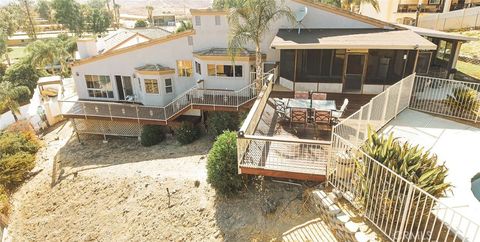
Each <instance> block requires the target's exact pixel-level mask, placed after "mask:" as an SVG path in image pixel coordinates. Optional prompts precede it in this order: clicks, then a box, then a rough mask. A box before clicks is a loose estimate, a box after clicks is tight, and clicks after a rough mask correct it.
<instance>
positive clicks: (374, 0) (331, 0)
mask: <svg viewBox="0 0 480 242" xmlns="http://www.w3.org/2000/svg"><path fill="white" fill-rule="evenodd" d="M320 2H321V3H325V4H330V5H333V6H335V7H341V8H343V9H346V10H349V11H354V10H355V9H358V8H355V7H360V5H362V4H370V5H372V7H373V8H374V9H375V10H376V11H377V12H378V11H379V4H378V0H321V1H320Z"/></svg>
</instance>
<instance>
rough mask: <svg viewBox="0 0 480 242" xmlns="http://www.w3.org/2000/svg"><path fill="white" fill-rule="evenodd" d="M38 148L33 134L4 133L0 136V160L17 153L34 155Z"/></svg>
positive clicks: (38, 145)
mask: <svg viewBox="0 0 480 242" xmlns="http://www.w3.org/2000/svg"><path fill="white" fill-rule="evenodd" d="M39 148H40V144H39V143H38V141H37V139H36V137H35V135H34V134H32V133H29V132H5V133H2V134H0V158H2V157H4V156H8V155H14V154H16V153H19V152H24V153H28V154H35V153H36V152H37V151H38V149H39Z"/></svg>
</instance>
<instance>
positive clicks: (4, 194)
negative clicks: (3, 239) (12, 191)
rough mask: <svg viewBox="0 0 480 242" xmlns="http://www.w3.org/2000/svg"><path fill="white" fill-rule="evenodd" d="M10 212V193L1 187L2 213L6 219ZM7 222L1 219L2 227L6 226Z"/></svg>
mask: <svg viewBox="0 0 480 242" xmlns="http://www.w3.org/2000/svg"><path fill="white" fill-rule="evenodd" d="M10 211H11V206H10V200H9V194H8V191H7V189H6V188H5V187H4V186H2V185H0V213H1V214H3V215H4V217H5V218H8V215H9V214H10ZM7 222H8V221H3V220H2V218H0V225H2V226H6V225H7V224H6V223H7Z"/></svg>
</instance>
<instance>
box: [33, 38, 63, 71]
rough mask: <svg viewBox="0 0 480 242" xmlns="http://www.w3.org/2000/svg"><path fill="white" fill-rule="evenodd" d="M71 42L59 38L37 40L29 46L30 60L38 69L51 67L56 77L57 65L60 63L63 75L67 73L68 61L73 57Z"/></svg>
mask: <svg viewBox="0 0 480 242" xmlns="http://www.w3.org/2000/svg"><path fill="white" fill-rule="evenodd" d="M70 42H71V40H62V39H59V38H56V39H48V40H37V41H35V42H32V43H31V44H29V45H28V46H27V52H28V58H29V60H30V61H31V63H32V64H33V65H34V66H36V67H37V68H45V67H46V66H50V71H51V73H52V74H53V75H55V64H56V63H59V64H60V66H61V71H62V73H64V72H66V71H67V61H68V59H69V58H70V57H71V56H72V54H71V48H72V47H71V46H70V45H71V43H70Z"/></svg>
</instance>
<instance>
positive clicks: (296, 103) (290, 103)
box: [287, 98, 337, 111]
mask: <svg viewBox="0 0 480 242" xmlns="http://www.w3.org/2000/svg"><path fill="white" fill-rule="evenodd" d="M287 107H288V108H305V109H315V110H323V111H331V110H336V109H337V106H336V104H335V100H310V99H293V98H289V99H288V100H287Z"/></svg>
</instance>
